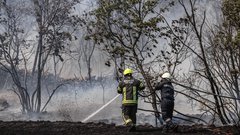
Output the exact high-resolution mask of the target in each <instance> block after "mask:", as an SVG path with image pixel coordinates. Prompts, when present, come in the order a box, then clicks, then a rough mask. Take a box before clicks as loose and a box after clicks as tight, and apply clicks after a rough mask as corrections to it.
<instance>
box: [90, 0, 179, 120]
mask: <svg viewBox="0 0 240 135" xmlns="http://www.w3.org/2000/svg"><path fill="white" fill-rule="evenodd" d="M98 4H99V5H98V7H97V8H96V9H95V10H94V11H92V12H91V13H90V16H92V17H94V18H93V19H92V20H91V21H89V20H88V21H86V24H87V26H88V31H89V33H90V34H89V36H87V37H86V39H87V40H89V39H91V40H94V41H95V42H96V43H97V44H99V45H100V46H101V48H102V49H103V50H104V51H106V52H108V54H110V57H111V58H112V60H113V61H114V62H115V68H116V69H117V73H120V74H121V72H122V71H123V70H124V68H125V67H130V68H132V69H134V71H136V73H140V75H141V76H142V77H143V79H144V81H145V82H146V85H147V88H148V89H147V91H146V93H145V96H146V97H147V98H148V100H149V102H150V103H151V104H152V107H153V109H154V110H155V116H156V117H159V113H158V107H157V104H158V103H159V102H158V100H159V98H157V96H156V94H155V91H154V87H153V82H154V81H156V78H155V77H154V76H159V72H162V68H161V67H162V66H165V67H169V68H167V69H171V68H170V67H171V65H174V64H175V65H176V63H177V62H175V63H167V66H166V65H165V64H161V63H159V61H163V59H164V58H165V60H166V61H168V62H169V61H170V60H169V59H170V55H168V54H170V53H169V52H167V54H166V51H165V50H164V51H161V52H162V53H159V51H158V50H160V49H161V48H164V47H163V45H160V44H159V39H160V38H161V37H164V36H166V35H167V31H166V27H165V25H163V24H164V19H163V17H162V15H161V14H163V13H165V12H167V11H168V10H169V8H170V7H172V6H173V5H174V3H173V2H170V3H167V4H166V3H161V2H160V1H158V0H101V1H98ZM168 32H169V31H168ZM164 33H165V35H164ZM170 42H171V43H173V42H174V41H173V40H171V41H170ZM174 45H176V44H174ZM175 47H176V46H175ZM157 48H158V49H157ZM179 48H181V47H176V48H175V49H176V50H178V49H179ZM176 53H177V52H176ZM163 55H164V56H165V57H164V56H163ZM163 57H164V58H163ZM167 59H168V60H167ZM175 61H176V60H175ZM106 64H107V65H109V64H110V62H107V63H106ZM159 65H160V66H159ZM154 66H155V67H159V68H157V70H158V71H157V74H156V72H155V70H156V68H154ZM172 67H173V66H172ZM120 74H118V75H117V76H118V77H120V76H121V75H120Z"/></svg>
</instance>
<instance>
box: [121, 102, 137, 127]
mask: <svg viewBox="0 0 240 135" xmlns="http://www.w3.org/2000/svg"><path fill="white" fill-rule="evenodd" d="M136 113H137V105H131V106H126V105H122V117H123V121H124V123H125V124H126V125H132V124H133V125H136Z"/></svg>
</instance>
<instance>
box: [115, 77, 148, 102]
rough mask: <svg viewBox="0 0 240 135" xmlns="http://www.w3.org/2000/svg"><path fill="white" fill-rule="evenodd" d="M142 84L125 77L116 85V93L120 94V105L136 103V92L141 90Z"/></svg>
mask: <svg viewBox="0 0 240 135" xmlns="http://www.w3.org/2000/svg"><path fill="white" fill-rule="evenodd" d="M144 88H145V86H144V85H143V83H142V82H141V81H139V80H137V79H135V78H133V77H126V78H124V80H123V81H122V82H120V83H119V85H118V93H119V94H122V104H123V105H131V104H137V103H138V91H140V90H143V89H144Z"/></svg>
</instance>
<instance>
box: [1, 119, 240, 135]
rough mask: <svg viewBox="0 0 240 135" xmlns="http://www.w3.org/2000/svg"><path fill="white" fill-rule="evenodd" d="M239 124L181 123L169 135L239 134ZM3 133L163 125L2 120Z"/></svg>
mask: <svg viewBox="0 0 240 135" xmlns="http://www.w3.org/2000/svg"><path fill="white" fill-rule="evenodd" d="M239 129H240V127H239V126H222V127H215V126H204V125H191V126H187V125H180V126H179V127H178V130H177V131H176V132H172V133H167V134H168V135H185V134H188V135H239V134H240V131H239ZM0 134H1V135H88V134H91V135H130V134H133V135H138V134H139V135H161V134H166V133H162V128H161V127H153V126H149V125H139V126H137V128H136V131H135V132H128V127H125V126H116V125H115V124H105V123H93V122H91V123H82V122H66V121H56V122H50V121H0Z"/></svg>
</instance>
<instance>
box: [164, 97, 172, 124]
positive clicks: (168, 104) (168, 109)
mask: <svg viewBox="0 0 240 135" xmlns="http://www.w3.org/2000/svg"><path fill="white" fill-rule="evenodd" d="M173 108H174V100H169V99H162V103H161V110H162V118H163V120H164V121H166V120H167V119H169V118H170V119H171V120H172V117H173Z"/></svg>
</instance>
